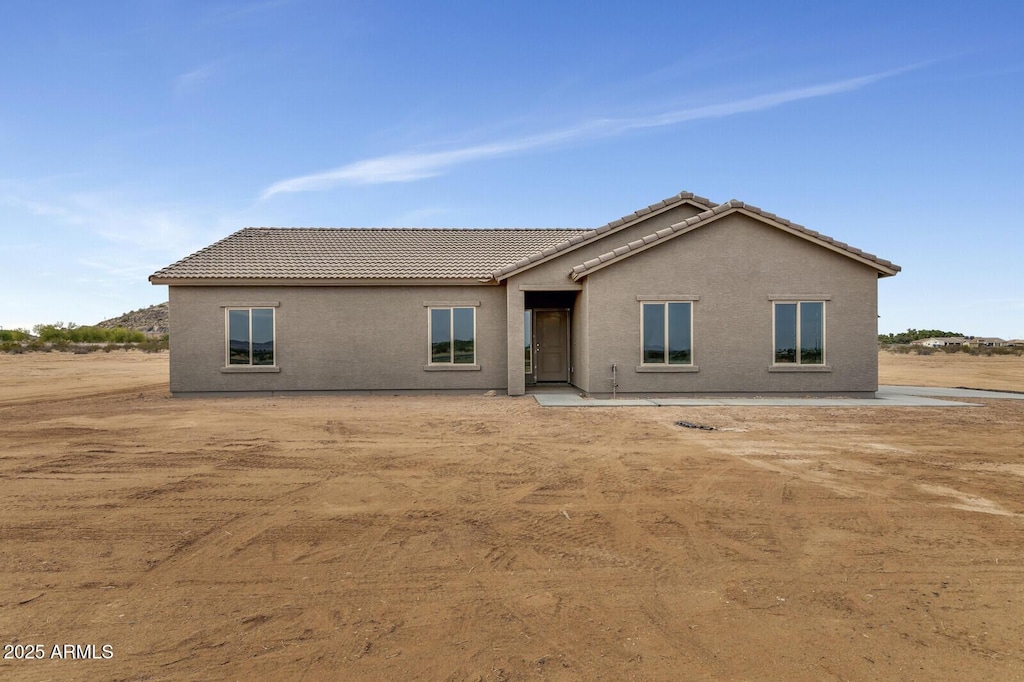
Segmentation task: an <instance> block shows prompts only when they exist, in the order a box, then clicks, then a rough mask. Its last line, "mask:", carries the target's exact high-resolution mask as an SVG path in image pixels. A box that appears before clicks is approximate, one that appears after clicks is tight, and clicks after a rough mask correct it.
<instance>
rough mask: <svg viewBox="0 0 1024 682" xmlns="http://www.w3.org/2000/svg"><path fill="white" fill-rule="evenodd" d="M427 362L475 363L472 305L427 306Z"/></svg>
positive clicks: (473, 312) (474, 326) (441, 363)
mask: <svg viewBox="0 0 1024 682" xmlns="http://www.w3.org/2000/svg"><path fill="white" fill-rule="evenodd" d="M428 310H429V313H428V314H429V316H430V317H429V322H428V324H429V331H428V335H429V338H430V348H429V349H428V353H429V357H430V364H431V365H475V364H476V308H470V307H450V308H449V307H444V308H441V307H432V308H429V309H428Z"/></svg>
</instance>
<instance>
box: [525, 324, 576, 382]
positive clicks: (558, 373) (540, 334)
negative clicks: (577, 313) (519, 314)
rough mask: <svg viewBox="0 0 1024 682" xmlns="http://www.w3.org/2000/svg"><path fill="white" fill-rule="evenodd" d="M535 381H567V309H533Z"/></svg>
mask: <svg viewBox="0 0 1024 682" xmlns="http://www.w3.org/2000/svg"><path fill="white" fill-rule="evenodd" d="M533 323H534V332H533V334H534V337H533V338H534V341H535V343H536V347H535V349H534V350H535V351H536V352H535V354H534V358H535V359H536V361H537V367H536V369H537V381H562V382H568V381H569V311H568V310H534V311H533Z"/></svg>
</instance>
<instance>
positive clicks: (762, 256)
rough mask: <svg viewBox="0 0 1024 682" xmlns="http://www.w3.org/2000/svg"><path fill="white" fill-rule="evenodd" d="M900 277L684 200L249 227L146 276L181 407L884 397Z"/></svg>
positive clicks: (788, 227) (797, 232) (815, 239)
mask: <svg viewBox="0 0 1024 682" xmlns="http://www.w3.org/2000/svg"><path fill="white" fill-rule="evenodd" d="M899 270H900V268H899V266H897V265H894V264H893V263H891V262H889V261H887V260H883V259H882V258H879V257H877V256H874V255H871V254H869V253H865V252H863V251H861V250H859V249H856V248H854V247H852V246H850V245H848V244H845V243H843V242H840V241H837V240H835V239H832V238H831V237H827V236H825V235H823V234H820V233H818V232H815V231H813V230H810V229H807V228H805V227H802V226H800V225H797V224H795V223H792V222H790V221H789V220H786V219H783V218H780V217H778V216H776V215H773V214H771V213H768V212H766V211H763V210H761V209H759V208H757V207H754V206H750V205H748V204H745V203H743V202H740V201H735V200H734V201H728V202H726V203H723V204H716V203H714V202H712V201H709V200H708V199H705V198H703V197H699V196H696V195H694V194H692V193H690V192H682V193H680V194H678V195H676V196H673V197H670V198H668V199H665V200H664V201H659V202H658V203H656V204H652V205H651V206H648V207H647V208H643V209H640V210H638V211H636V212H634V213H632V214H630V215H627V216H625V217H623V218H619V219H618V220H613V221H612V222H610V223H608V224H606V225H603V226H601V227H598V228H595V229H337V228H262V227H256V228H247V229H243V230H241V231H239V232H236V233H234V234H232V235H230V236H228V237H226V238H224V239H222V240H221V241H218V242H217V243H215V244H212V245H210V246H208V247H206V248H204V249H201V250H199V251H197V252H196V253H193V254H192V255H190V256H187V257H185V258H183V259H182V260H180V261H178V262H176V263H174V264H172V265H169V266H167V267H165V268H163V269H162V270H159V271H158V272H156V273H154V274H153V275H151V276H150V278H149V279H150V281H151V282H152V283H153V284H156V285H167V286H168V287H169V300H170V339H171V341H170V343H171V369H170V388H171V392H172V393H173V394H174V395H197V394H219V393H268V392H269V393H289V392H309V391H316V392H324V391H353V390H358V391H373V390H388V391H394V390H428V391H436V390H448V389H456V390H488V389H496V390H499V391H503V392H507V393H508V394H509V395H522V394H523V393H524V392H525V390H526V388H527V387H528V386H530V385H533V384H545V383H552V384H568V385H572V386H575V387H577V388H578V389H580V390H582V391H585V392H587V393H589V394H594V395H603V394H608V393H611V392H612V390H613V382H614V383H615V384H616V386H615V388H616V389H617V391H618V393H620V394H658V393H670V394H832V395H870V394H872V393H873V392H874V391H875V390H876V389H877V384H878V368H877V362H878V360H877V333H878V324H877V317H878V312H877V286H878V285H877V282H878V279H879V278H881V277H889V276H892V275H895V274H896V273H897V272H899Z"/></svg>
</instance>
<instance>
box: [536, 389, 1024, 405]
mask: <svg viewBox="0 0 1024 682" xmlns="http://www.w3.org/2000/svg"><path fill="white" fill-rule="evenodd" d="M533 397H534V399H535V400H536V401H537V402H538V403H539V404H540V405H543V406H545V407H703V406H709V405H713V406H721V407H980V404H979V403H970V402H960V401H958V400H949V398H960V399H968V400H969V399H975V400H977V399H1005V400H1024V394H1021V393H1009V392H1004V391H983V390H978V389H967V388H934V387H926V386H879V387H878V392H877V393H875V397H874V398H778V397H764V398H758V397H747V398H616V399H608V398H603V399H602V398H586V397H584V396H581V395H579V393H578V392H576V390H575V389H572V388H566V390H565V391H563V392H545V393H535V394H533Z"/></svg>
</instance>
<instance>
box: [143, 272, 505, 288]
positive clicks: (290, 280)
mask: <svg viewBox="0 0 1024 682" xmlns="http://www.w3.org/2000/svg"><path fill="white" fill-rule="evenodd" d="M149 281H150V283H151V284H153V285H157V286H159V285H167V286H182V287H213V286H228V287H247V286H278V287H281V286H284V287H371V286H488V285H490V286H494V285H497V284H498V282H496V281H494V280H493V279H482V278H480V277H346V278H330V277H309V278H301V277H159V276H157V275H150V277H149Z"/></svg>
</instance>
